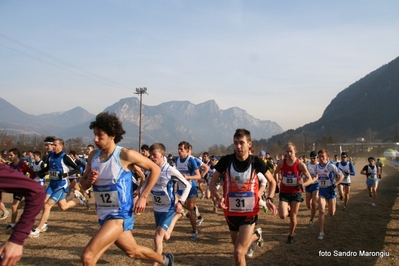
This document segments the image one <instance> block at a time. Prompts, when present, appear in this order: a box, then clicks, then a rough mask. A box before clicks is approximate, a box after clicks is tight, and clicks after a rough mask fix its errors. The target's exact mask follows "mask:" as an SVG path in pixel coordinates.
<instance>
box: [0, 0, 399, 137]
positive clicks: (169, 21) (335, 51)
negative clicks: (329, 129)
mask: <svg viewBox="0 0 399 266" xmlns="http://www.w3.org/2000/svg"><path fill="white" fill-rule="evenodd" d="M398 10H399V1H397V0H392V1H386V0H383V1H375V0H373V1H366V0H351V1H347V0H345V1H316V0H315V1H265V0H259V1H250V0H248V1H215V0H211V1H188V0H187V1H183V0H181V1H172V0H171V1H156V0H153V1H144V0H143V1H127V0H126V1H102V0H95V1H94V0H92V1H82V0H79V1H75V0H68V1H67V0H64V1H55V0H54V1H50V0H47V1H40V0H38V1H30V0H25V1H23V0H19V1H12V0H2V1H0V97H2V98H4V99H5V100H6V101H8V102H10V103H11V104H13V105H15V106H16V107H18V108H19V109H21V110H22V111H24V112H26V113H29V114H34V115H38V114H43V113H50V112H56V111H66V110H70V109H72V108H74V107H76V106H81V107H83V108H85V109H86V110H87V111H89V112H91V113H93V114H97V113H99V112H101V111H102V110H104V109H105V108H106V107H108V106H110V105H112V104H114V103H116V102H117V101H119V100H120V99H121V98H127V97H133V96H135V97H137V95H135V94H134V92H135V88H137V87H147V88H148V93H149V95H144V96H143V103H144V104H145V105H150V106H154V105H158V104H161V103H163V102H167V101H172V100H178V101H181V100H187V101H190V102H192V103H195V104H198V103H202V102H205V101H208V100H211V99H214V100H215V101H216V102H217V103H218V105H219V107H220V108H221V109H222V110H226V109H228V108H230V107H239V108H241V109H244V110H246V111H247V112H248V113H249V114H250V115H252V116H254V117H255V118H259V119H261V120H272V121H275V122H277V123H278V124H279V125H280V126H281V127H282V128H283V129H284V130H287V129H291V128H292V129H295V128H297V127H300V126H302V125H304V124H307V123H310V122H313V121H316V120H318V119H319V118H320V117H321V115H322V113H323V111H324V109H325V108H326V107H327V105H328V104H329V103H330V102H331V100H332V99H333V98H334V97H335V96H336V95H337V94H338V93H339V92H340V91H342V90H344V89H345V88H347V87H348V86H349V85H350V84H352V83H354V82H355V81H357V80H359V79H360V78H362V77H364V76H365V75H367V74H368V73H370V72H371V71H373V70H375V69H377V68H379V67H380V66H382V65H384V64H387V63H388V62H390V61H392V60H393V59H395V58H396V57H397V56H398V55H399V15H398Z"/></svg>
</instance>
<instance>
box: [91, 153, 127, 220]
mask: <svg viewBox="0 0 399 266" xmlns="http://www.w3.org/2000/svg"><path fill="white" fill-rule="evenodd" d="M121 150H122V147H120V146H116V148H115V150H114V152H113V153H112V154H111V155H110V156H109V157H108V158H107V159H106V160H104V161H102V162H100V154H101V150H98V151H97V152H96V154H95V155H94V157H93V159H92V161H91V169H92V170H94V171H98V179H97V181H96V182H95V183H94V184H93V192H94V197H95V199H96V209H97V216H98V218H99V219H100V220H105V219H108V218H110V217H118V218H125V217H126V218H127V217H131V216H132V215H133V207H134V204H133V182H132V171H130V170H125V169H124V168H123V166H122V164H121V162H120V152H121Z"/></svg>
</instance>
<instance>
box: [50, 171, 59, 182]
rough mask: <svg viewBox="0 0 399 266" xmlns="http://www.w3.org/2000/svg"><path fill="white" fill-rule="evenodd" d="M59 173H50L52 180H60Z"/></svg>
mask: <svg viewBox="0 0 399 266" xmlns="http://www.w3.org/2000/svg"><path fill="white" fill-rule="evenodd" d="M59 173H60V172H58V171H49V172H48V174H49V176H50V179H51V180H60V177H59V176H58V174H59Z"/></svg>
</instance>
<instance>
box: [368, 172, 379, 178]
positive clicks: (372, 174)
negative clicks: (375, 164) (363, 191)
mask: <svg viewBox="0 0 399 266" xmlns="http://www.w3.org/2000/svg"><path fill="white" fill-rule="evenodd" d="M367 177H368V178H369V179H375V178H377V175H376V174H375V173H371V174H369V175H368V176H367Z"/></svg>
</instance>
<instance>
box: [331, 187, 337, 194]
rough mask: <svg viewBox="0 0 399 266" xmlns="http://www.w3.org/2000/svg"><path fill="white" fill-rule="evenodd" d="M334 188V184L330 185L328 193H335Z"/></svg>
mask: <svg viewBox="0 0 399 266" xmlns="http://www.w3.org/2000/svg"><path fill="white" fill-rule="evenodd" d="M335 188H336V186H335V185H332V186H330V194H331V195H332V194H335Z"/></svg>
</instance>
